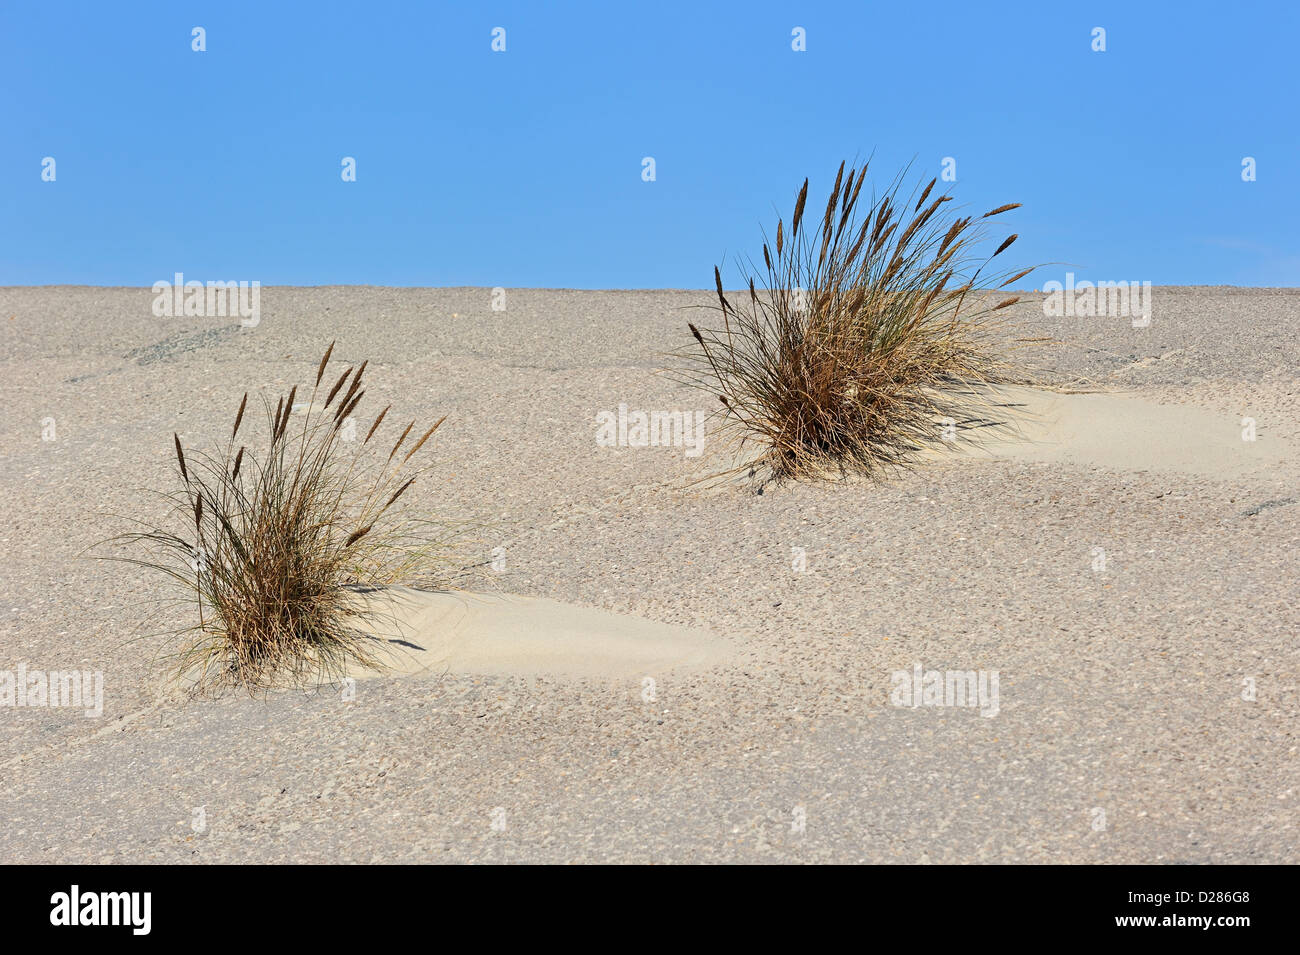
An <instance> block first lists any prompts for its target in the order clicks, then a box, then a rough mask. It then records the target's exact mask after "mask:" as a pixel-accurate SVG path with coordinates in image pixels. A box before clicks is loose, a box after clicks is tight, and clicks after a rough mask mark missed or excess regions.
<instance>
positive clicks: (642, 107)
mask: <svg viewBox="0 0 1300 955" xmlns="http://www.w3.org/2000/svg"><path fill="white" fill-rule="evenodd" d="M1297 9H1298V7H1297V5H1296V4H1294V3H1292V2H1268V3H1250V2H1244V3H1231V4H1229V3H1214V4H1211V3H1196V2H1191V3H1186V2H1179V3H1142V4H1138V3H1133V2H1121V3H1057V2H1052V3H1044V2H1042V0H1035V2H1026V3H1001V4H999V3H995V2H990V3H946V2H934V0H930V2H926V3H924V4H920V3H917V4H900V3H889V4H886V3H883V2H861V0H859V2H843V3H807V2H798V3H795V2H789V3H766V2H746V3H729V4H708V3H704V2H695V3H669V2H656V3H652V4H622V3H619V4H615V3H590V4H584V3H564V2H550V3H541V2H536V0H534V2H527V3H517V4H510V3H483V4H478V3H464V4H452V3H424V2H421V3H416V2H410V3H385V2H367V3H360V4H351V3H348V4H331V3H315V4H306V3H270V2H266V0H263V2H257V3H244V2H230V0H223V2H219V3H218V2H213V3H177V2H160V3H132V2H123V3H111V4H110V3H102V2H95V3H84V4H71V3H60V2H45V3H21V4H20V3H17V2H8V0H7V2H5V3H4V4H3V8H2V9H0V77H2V81H0V121H2V127H0V128H2V129H3V138H2V139H0V225H2V226H3V227H2V228H0V284H5V285H43V284H63V283H68V284H87V285H139V286H147V285H151V284H152V283H153V282H155V281H157V280H159V279H170V278H171V276H172V274H173V273H174V272H178V271H180V272H184V273H185V275H186V278H187V279H200V280H209V279H236V280H257V281H260V282H262V284H264V285H281V284H293V285H321V284H374V285H433V286H447V285H476V286H489V287H490V286H503V287H507V288H508V287H570V288H658V287H676V288H683V287H684V288H704V287H708V286H710V285H711V284H712V269H713V265H714V264H715V263H723V264H724V266H726V268H724V274H725V275H726V276H727V278H728V280H729V283H728V284H738V275H737V273H736V272H735V271H734V268H733V267H731V266H732V263H733V262H734V259H735V257H736V256H737V255H757V254H758V250H759V242H760V229H761V228H762V227H768V228H772V227H773V226H774V225H775V217H776V213H777V210H778V209H779V210H780V211H781V213H782V214H784V215H787V216H788V214H789V208H790V206H791V204H792V201H793V197H794V194H795V191H796V190H797V188H798V186H799V184H800V183H801V182H802V180H803V178H804V177H805V176H809V177H811V179H812V185H811V187H810V192H811V194H812V196H814V197H815V196H817V195H818V194H820V195H822V196H824V195H825V190H826V189H827V188H828V187H829V185H830V181H831V180H832V178H833V176H834V170H835V167H836V166H837V165H838V163H839V161H840V160H841V159H844V158H848V159H850V160H851V159H853V158H854V157H865V156H867V155H870V154H873V153H874V156H875V158H874V160H873V163H872V168H873V169H875V170H876V171H877V172H878V173H879V174H880V175H882V176H887V175H889V174H892V173H893V172H895V171H896V170H897V169H898V168H899V167H901V166H902V165H904V164H906V163H908V162H914V164H915V170H916V173H917V175H918V176H919V175H922V174H924V175H925V176H926V177H927V178H928V176H930V175H935V174H938V172H939V171H940V164H941V162H942V160H943V158H944V157H952V158H953V159H955V160H956V175H957V181H956V182H955V183H954V184H953V189H954V193H955V195H956V197H957V199H958V201H959V202H960V203H969V204H970V205H971V206H972V207H973V208H974V209H975V210H977V211H980V212H982V211H984V210H985V209H986V208H991V207H993V206H995V205H999V204H1001V203H1003V202H1009V201H1019V202H1023V203H1024V204H1025V207H1024V208H1023V209H1021V210H1018V211H1017V212H1015V213H1013V214H1011V215H1009V216H1006V217H1004V219H1003V222H1004V225H1006V226H1007V227H1009V228H1010V229H1012V230H1014V231H1016V232H1018V233H1019V234H1020V236H1021V239H1020V241H1019V242H1018V243H1017V245H1016V246H1015V251H1016V252H1017V253H1018V254H1019V259H1018V260H1017V261H1020V262H1024V263H1026V264H1028V263H1033V262H1046V263H1058V264H1054V265H1049V266H1047V267H1046V268H1044V269H1043V270H1042V271H1040V272H1038V273H1035V275H1034V277H1033V278H1034V280H1035V281H1036V283H1037V284H1038V285H1040V286H1041V284H1042V283H1043V282H1044V281H1046V280H1048V279H1052V278H1058V279H1059V278H1063V277H1064V273H1065V271H1066V269H1067V268H1069V269H1070V270H1072V271H1074V272H1075V274H1076V276H1077V278H1079V279H1085V278H1086V279H1092V280H1129V281H1151V282H1154V283H1156V284H1207V285H1208V284H1234V285H1264V286H1294V285H1300V229H1297V228H1296V225H1295V224H1296V223H1297V222H1298V221H1300V123H1298V122H1297V117H1298V116H1300V109H1298V107H1297V92H1298V91H1300V82H1298V81H1297V77H1300V69H1298V67H1297V63H1296V52H1295V49H1294V44H1295V38H1296V36H1297V27H1298V26H1300V13H1297ZM195 26H201V27H203V28H204V29H205V30H206V45H207V50H206V52H202V53H196V52H194V51H192V50H191V30H192V28H193V27H195ZM498 26H499V27H504V28H505V30H506V50H505V52H493V50H492V49H491V43H492V35H491V34H492V29H493V28H494V27H498ZM1098 26H1100V27H1104V28H1105V29H1106V31H1107V32H1106V45H1107V49H1106V51H1105V52H1104V53H1098V52H1094V51H1093V50H1092V49H1091V43H1092V35H1091V34H1092V30H1093V28H1094V27H1098ZM795 27H803V28H804V30H805V31H806V38H807V39H806V43H807V49H806V51H804V52H795V51H793V50H792V49H791V31H792V30H793V29H794V28H795ZM47 156H49V157H53V158H54V159H55V163H56V165H55V175H56V178H55V181H53V182H45V181H42V178H41V174H42V160H43V159H44V157H47ZM345 156H351V157H354V158H355V160H356V164H357V165H356V170H357V179H356V181H355V182H344V181H343V180H342V178H341V176H340V172H341V161H342V159H343V157H345ZM646 156H651V157H654V159H655V167H656V168H655V172H656V179H655V181H653V182H646V181H643V179H642V159H643V157H646ZM1246 156H1250V157H1254V158H1255V160H1256V164H1257V179H1256V181H1254V182H1243V181H1242V175H1241V173H1242V159H1243V157H1246Z"/></svg>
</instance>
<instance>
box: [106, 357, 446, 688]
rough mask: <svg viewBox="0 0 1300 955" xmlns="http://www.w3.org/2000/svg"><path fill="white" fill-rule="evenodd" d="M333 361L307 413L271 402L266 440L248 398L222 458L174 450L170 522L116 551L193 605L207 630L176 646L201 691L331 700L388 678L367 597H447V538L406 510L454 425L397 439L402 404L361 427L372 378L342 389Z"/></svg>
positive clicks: (323, 364) (185, 634) (353, 372)
mask: <svg viewBox="0 0 1300 955" xmlns="http://www.w3.org/2000/svg"><path fill="white" fill-rule="evenodd" d="M333 349H334V345H333V343H331V344H330V346H329V348H328V349H327V350H326V352H325V355H324V357H323V358H322V359H321V361H320V365H319V367H318V368H317V370H316V380H315V382H314V383H313V385H312V387H311V391H310V395H309V396H306V400H305V401H303V402H302V404H301V405H299V404H296V403H295V402H296V401H297V400H298V397H299V392H298V387H297V386H296V385H295V386H294V387H293V388H292V389H291V390H290V391H289V393H288V395H281V396H280V397H279V399H278V400H277V402H276V404H275V406H274V408H272V407H271V405H270V402H269V400H268V401H265V402H264V405H265V410H266V422H265V432H264V433H263V434H262V435H260V440H258V441H255V440H254V438H253V437H252V436H251V435H250V434H249V432H250V431H251V430H253V429H251V428H250V424H249V422H247V421H246V420H245V411H246V410H247V407H248V395H247V393H245V395H244V397H243V400H241V401H240V403H239V409H238V411H237V412H236V413H235V417H234V424H233V426H232V428H231V431H230V437H229V439H228V440H227V441H226V442H225V446H224V448H223V449H221V450H220V451H219V452H217V453H201V452H198V451H195V450H192V449H190V450H187V449H186V448H184V447H183V446H182V443H181V440H180V437H179V436H177V435H173V436H172V441H173V450H174V454H175V462H174V464H175V471H176V475H175V476H176V482H177V489H176V490H175V491H174V492H173V493H170V494H166V495H164V496H165V497H166V498H167V499H168V500H169V502H170V511H169V515H168V517H167V518H165V519H164V520H163V521H162V522H160V523H159V524H157V525H155V524H147V525H145V526H146V529H145V530H143V531H141V532H138V533H132V534H128V535H125V536H124V537H122V538H117V539H116V540H117V541H119V542H126V543H130V544H137V545H143V546H144V547H145V548H146V550H147V552H148V555H147V556H145V557H142V558H115V559H127V560H130V561H131V562H133V563H138V564H143V565H145V566H147V567H150V568H153V569H156V570H159V571H162V572H163V573H165V574H167V575H168V576H169V577H170V578H171V579H172V580H173V582H175V583H176V584H178V585H179V586H180V587H181V588H183V590H184V591H185V593H186V594H188V599H189V600H190V601H192V602H193V609H194V610H195V611H196V616H197V618H198V619H197V623H196V624H195V625H194V626H192V627H190V628H188V629H185V630H181V631H179V632H177V633H176V634H175V636H178V637H181V638H182V647H181V650H180V665H179V668H178V672H179V675H181V676H182V677H183V678H185V679H186V680H187V681H189V680H192V681H193V685H194V688H195V689H197V690H200V691H202V690H203V689H207V688H217V687H220V686H224V685H235V686H241V687H244V688H247V689H249V690H255V689H259V688H267V687H270V686H276V685H286V684H287V685H312V684H317V685H319V684H320V683H324V682H332V681H334V680H336V679H338V678H340V677H341V676H343V675H344V674H345V673H346V672H347V671H348V670H349V669H351V668H353V667H358V666H359V667H371V668H380V667H382V666H383V665H384V659H383V656H382V654H383V650H384V644H383V643H382V642H381V641H378V640H376V638H375V637H374V636H372V635H371V634H370V633H369V632H368V630H369V629H372V628H369V627H368V626H367V625H368V624H371V623H373V622H374V621H373V620H372V619H371V614H372V611H370V610H368V609H367V606H368V605H367V604H366V603H365V602H364V601H363V600H362V599H359V598H360V594H361V593H362V592H364V591H365V590H366V589H368V588H373V587H382V586H385V585H389V584H394V583H410V584H417V585H418V584H421V583H428V582H436V581H437V579H438V577H437V573H438V569H439V568H440V567H441V566H442V565H443V564H444V563H445V557H444V553H445V552H444V550H443V548H442V542H441V540H440V538H439V535H438V534H437V533H436V532H435V531H434V529H435V528H437V527H439V526H440V525H437V524H436V523H435V522H433V521H428V520H421V519H417V518H414V517H411V516H409V514H407V513H406V511H405V509H404V507H403V505H404V503H405V501H406V498H407V497H408V496H409V494H410V489H411V487H412V485H413V484H414V483H415V481H416V480H417V478H418V477H419V475H420V474H421V473H422V472H423V471H424V470H425V469H426V467H427V465H421V464H420V459H421V457H425V456H427V452H425V455H421V454H420V452H421V451H422V450H424V448H425V445H426V443H427V442H428V441H429V439H430V438H431V437H432V436H433V433H434V432H435V431H437V429H438V426H439V425H440V424H442V421H443V420H444V419H442V418H440V419H439V420H438V421H437V422H435V423H434V424H433V425H432V426H430V427H427V428H422V427H417V425H416V422H415V421H412V422H410V423H409V424H407V425H405V426H404V427H403V426H397V427H393V426H391V422H390V420H389V411H390V409H391V405H390V406H387V407H385V408H384V409H383V410H382V411H380V412H379V413H378V414H376V415H375V416H374V418H373V419H370V420H369V422H368V423H365V424H361V423H359V422H358V419H357V418H355V417H354V415H356V414H357V413H358V412H359V410H360V407H361V403H362V400H363V398H364V397H365V395H366V387H365V382H364V380H363V375H364V374H365V370H366V364H367V363H366V362H364V361H363V362H361V363H360V364H359V365H358V366H356V367H355V368H353V367H349V368H347V369H346V370H344V371H343V372H342V373H340V374H338V376H337V377H327V376H326V372H327V371H328V370H329V362H330V356H331V354H332V352H333ZM331 382H332V383H331ZM255 444H256V445H260V450H256V449H255V447H254V446H255Z"/></svg>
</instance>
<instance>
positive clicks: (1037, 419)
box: [954, 388, 1300, 478]
mask: <svg viewBox="0 0 1300 955" xmlns="http://www.w3.org/2000/svg"><path fill="white" fill-rule="evenodd" d="M997 393H998V397H997V399H996V407H995V411H996V412H997V413H996V414H995V417H996V418H997V419H998V422H997V423H994V424H989V425H986V426H979V425H978V424H973V425H971V426H969V427H959V429H958V431H959V435H960V438H961V440H959V441H957V442H956V443H955V444H954V447H955V448H956V449H957V450H959V451H964V452H967V453H970V454H972V455H977V456H985V457H992V458H1004V459H1014V460H1023V461H1041V462H1049V463H1069V464H1076V465H1084V466H1088V467H1097V468H1106V469H1110V470H1120V471H1168V472H1174V473H1183V474H1196V475H1202V476H1206V477H1219V478H1230V477H1239V476H1242V475H1246V474H1259V473H1269V472H1279V471H1283V470H1285V469H1294V468H1295V467H1296V466H1297V464H1300V455H1298V454H1297V448H1296V446H1295V444H1294V443H1293V442H1291V441H1289V440H1287V438H1285V437H1284V436H1283V435H1282V434H1281V433H1280V432H1281V431H1282V430H1283V429H1281V428H1280V427H1279V425H1280V424H1281V422H1280V421H1272V420H1270V418H1269V416H1268V414H1267V412H1266V411H1264V412H1256V413H1255V414H1254V417H1255V440H1253V441H1247V440H1244V439H1243V437H1242V432H1243V427H1244V426H1243V423H1242V417H1243V416H1242V415H1238V414H1229V413H1226V412H1219V413H1216V412H1214V411H1211V410H1208V409H1205V408H1201V407H1197V406H1194V405H1174V404H1157V403H1156V402H1154V401H1149V400H1144V399H1142V398H1138V397H1133V396H1127V395H1122V394H1109V393H1107V394H1102V393H1093V394H1059V393H1056V392H1050V391H1042V390H1039V389H1033V388H1000V389H998V392H997Z"/></svg>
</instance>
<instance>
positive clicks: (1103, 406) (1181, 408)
mask: <svg viewBox="0 0 1300 955" xmlns="http://www.w3.org/2000/svg"><path fill="white" fill-rule="evenodd" d="M1254 397H1255V400H1254V401H1253V402H1242V401H1238V404H1240V405H1241V407H1242V408H1243V409H1244V411H1242V412H1238V411H1236V410H1233V409H1230V408H1227V407H1225V408H1223V409H1221V410H1214V409H1211V408H1207V407H1204V405H1203V404H1197V405H1192V404H1177V403H1168V402H1164V403H1162V402H1161V401H1157V400H1150V399H1148V398H1141V397H1137V396H1133V395H1125V394H1122V393H1100V392H1096V393H1077V394H1068V393H1062V392H1053V391H1045V390H1042V389H1038V388H1025V387H1013V386H1004V387H999V388H996V389H993V391H992V396H991V411H990V412H989V414H988V416H987V419H986V420H979V421H957V422H953V423H952V425H951V427H952V428H953V431H952V434H953V435H954V437H953V438H952V440H949V441H943V442H936V443H935V445H934V446H933V447H932V448H928V449H926V450H925V452H923V458H924V459H927V460H930V461H939V460H942V459H944V458H950V457H952V456H953V455H954V454H957V455H962V456H970V457H974V458H984V459H993V460H997V459H1002V460H1018V461H1038V462H1043V463H1055V464H1072V465H1080V466H1084V467H1090V468H1104V469H1107V470H1115V471H1155V472H1169V473H1175V474H1192V475H1199V476H1203V477H1211V478H1224V479H1227V478H1235V477H1241V476H1245V475H1265V476H1271V475H1276V474H1282V475H1289V474H1294V473H1296V469H1297V468H1300V441H1297V440H1296V434H1297V432H1296V427H1295V421H1294V420H1293V419H1292V417H1291V411H1292V410H1293V408H1292V406H1288V405H1287V404H1286V403H1285V402H1282V401H1270V400H1267V396H1265V397H1263V398H1261V397H1260V396H1258V395H1256V396H1254ZM1247 417H1249V418H1253V419H1254V422H1255V439H1254V440H1253V441H1247V440H1244V439H1243V438H1242V433H1243V428H1244V427H1245V425H1244V424H1243V418H1247ZM944 424H945V423H944V422H942V421H936V422H935V433H936V436H937V435H939V434H942V433H943V431H944ZM759 455H760V451H759V449H758V447H757V446H756V445H753V444H751V445H750V446H749V448H748V449H746V450H745V451H740V452H738V451H737V450H736V449H735V448H734V447H730V446H723V447H719V446H717V445H715V446H714V447H712V448H710V447H708V446H707V445H706V450H705V457H704V458H703V459H702V464H701V467H700V471H701V473H702V474H703V475H706V476H705V477H703V478H702V479H700V487H701V488H702V489H703V490H705V491H708V492H712V493H717V492H718V491H719V490H725V489H726V488H727V487H729V486H730V485H732V484H734V483H737V482H743V481H745V480H747V479H748V477H749V474H750V472H749V470H748V467H747V465H748V463H749V462H752V461H754V460H756V459H757V458H758V457H759Z"/></svg>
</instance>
